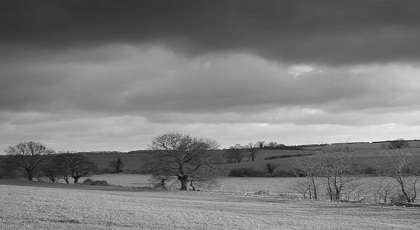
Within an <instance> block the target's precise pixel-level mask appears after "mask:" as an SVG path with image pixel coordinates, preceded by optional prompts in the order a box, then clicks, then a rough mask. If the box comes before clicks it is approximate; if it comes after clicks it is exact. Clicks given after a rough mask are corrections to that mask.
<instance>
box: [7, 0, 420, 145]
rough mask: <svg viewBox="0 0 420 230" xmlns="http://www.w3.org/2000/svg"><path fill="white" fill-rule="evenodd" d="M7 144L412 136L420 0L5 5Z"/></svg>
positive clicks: (419, 71) (419, 72)
mask: <svg viewBox="0 0 420 230" xmlns="http://www.w3.org/2000/svg"><path fill="white" fill-rule="evenodd" d="M0 31H1V35H0V49H1V50H2V52H0V147H2V148H5V147H6V146H8V145H14V144H17V143H19V142H21V141H28V140H33V141H39V142H42V143H44V144H45V145H47V146H49V147H51V148H54V149H55V150H77V151H85V150H87V151H90V150H119V151H128V150H134V149H144V148H147V145H148V144H149V143H150V140H151V138H152V137H154V136H156V135H159V134H162V133H164V132H168V131H178V132H183V133H186V134H191V135H193V136H200V137H207V138H213V139H215V140H217V141H219V142H220V143H221V144H222V147H229V146H230V145H234V144H236V143H240V144H247V143H248V142H255V141H259V140H266V141H277V142H279V143H284V144H308V143H324V142H336V141H373V140H387V139H396V138H406V139H416V138H418V133H420V132H419V131H420V106H419V103H418V102H419V101H420V94H419V93H418V92H420V78H418V76H420V67H419V66H420V65H419V63H420V46H419V45H418V41H420V2H417V1H385V0H384V1H156V0H154V1H104V0H101V1H89V0H84V1H1V2H0Z"/></svg>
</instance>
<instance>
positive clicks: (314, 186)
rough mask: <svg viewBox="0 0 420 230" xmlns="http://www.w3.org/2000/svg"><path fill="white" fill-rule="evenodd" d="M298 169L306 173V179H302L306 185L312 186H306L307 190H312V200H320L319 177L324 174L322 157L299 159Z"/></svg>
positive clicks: (297, 160)
mask: <svg viewBox="0 0 420 230" xmlns="http://www.w3.org/2000/svg"><path fill="white" fill-rule="evenodd" d="M296 163H297V168H299V169H301V170H303V171H304V174H305V178H304V179H301V180H304V181H305V183H304V184H305V185H306V184H307V183H310V185H308V186H306V187H307V188H309V189H311V190H312V191H310V194H311V195H313V196H310V197H309V198H310V199H315V200H317V199H318V187H319V185H318V184H319V176H321V173H322V166H323V165H322V161H321V157H319V156H314V157H297V158H296Z"/></svg>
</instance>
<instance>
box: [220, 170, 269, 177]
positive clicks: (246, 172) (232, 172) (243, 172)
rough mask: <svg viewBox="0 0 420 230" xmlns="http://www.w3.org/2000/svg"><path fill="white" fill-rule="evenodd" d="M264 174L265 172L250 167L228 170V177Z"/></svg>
mask: <svg viewBox="0 0 420 230" xmlns="http://www.w3.org/2000/svg"><path fill="white" fill-rule="evenodd" d="M264 175H265V172H263V171H259V170H254V169H251V168H240V169H232V170H230V172H229V175H228V176H230V177H262V176H264Z"/></svg>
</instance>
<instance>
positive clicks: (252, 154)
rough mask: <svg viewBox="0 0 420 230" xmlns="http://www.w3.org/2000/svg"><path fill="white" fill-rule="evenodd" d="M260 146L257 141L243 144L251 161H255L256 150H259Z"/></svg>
mask: <svg viewBox="0 0 420 230" xmlns="http://www.w3.org/2000/svg"><path fill="white" fill-rule="evenodd" d="M260 146H261V144H260V143H259V142H257V143H249V144H247V145H245V149H246V151H248V152H249V156H250V159H251V161H255V157H256V156H257V152H258V151H259V150H260Z"/></svg>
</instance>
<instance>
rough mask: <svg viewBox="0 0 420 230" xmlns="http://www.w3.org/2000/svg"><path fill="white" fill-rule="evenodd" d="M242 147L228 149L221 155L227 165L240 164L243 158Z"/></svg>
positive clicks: (235, 146)
mask: <svg viewBox="0 0 420 230" xmlns="http://www.w3.org/2000/svg"><path fill="white" fill-rule="evenodd" d="M243 152H244V147H243V146H242V145H240V144H236V145H234V146H231V147H229V149H227V150H226V151H225V153H224V154H223V157H224V158H225V159H226V161H227V162H228V163H241V161H242V159H243V158H244V154H243Z"/></svg>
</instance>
